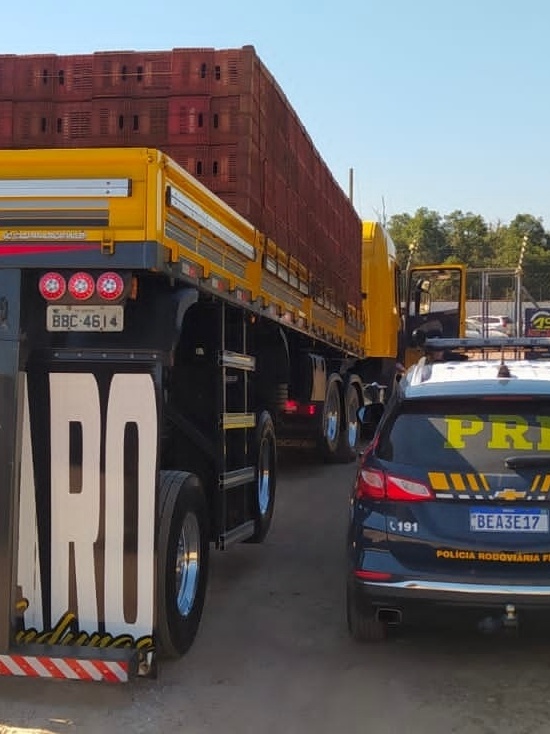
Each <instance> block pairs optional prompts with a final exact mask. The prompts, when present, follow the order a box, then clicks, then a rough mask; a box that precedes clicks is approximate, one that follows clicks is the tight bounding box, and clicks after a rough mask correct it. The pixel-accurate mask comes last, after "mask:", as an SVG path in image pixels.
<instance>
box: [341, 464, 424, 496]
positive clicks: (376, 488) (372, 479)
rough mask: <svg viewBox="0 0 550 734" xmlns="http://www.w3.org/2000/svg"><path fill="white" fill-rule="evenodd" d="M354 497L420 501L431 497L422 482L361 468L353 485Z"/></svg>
mask: <svg viewBox="0 0 550 734" xmlns="http://www.w3.org/2000/svg"><path fill="white" fill-rule="evenodd" d="M355 497H356V499H370V500H384V499H386V500H390V501H392V502H403V501H405V502H420V501H423V500H430V499H433V495H432V492H431V490H430V488H429V487H427V486H426V485H425V484H423V483H422V482H417V481H413V480H411V479H405V478H403V477H395V476H393V475H391V474H388V475H386V474H384V472H382V471H379V470H377V469H365V468H363V469H361V471H360V472H359V473H358V475H357V481H356V485H355Z"/></svg>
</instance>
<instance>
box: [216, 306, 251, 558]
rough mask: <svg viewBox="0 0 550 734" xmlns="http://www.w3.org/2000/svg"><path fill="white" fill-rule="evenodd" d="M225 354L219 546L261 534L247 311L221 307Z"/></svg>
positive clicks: (220, 361) (222, 367) (222, 362)
mask: <svg viewBox="0 0 550 734" xmlns="http://www.w3.org/2000/svg"><path fill="white" fill-rule="evenodd" d="M219 326H220V330H221V334H220V336H221V339H220V342H219V343H220V344H221V350H220V351H219V353H218V367H219V379H220V382H221V384H220V385H219V387H218V389H219V397H220V399H219V405H220V417H219V431H220V441H219V446H218V452H219V456H218V461H219V467H220V468H221V471H220V474H219V498H220V514H219V517H220V525H219V527H220V533H219V536H218V540H217V542H218V546H219V547H220V548H221V549H223V548H226V547H227V546H229V545H231V544H232V543H237V542H240V541H243V540H246V539H247V538H250V537H251V536H252V535H253V534H254V531H255V519H254V516H253V513H254V503H253V497H254V487H255V483H256V480H257V477H256V472H257V466H256V464H255V462H254V454H255V451H256V446H255V427H256V415H255V413H254V411H252V410H251V406H250V392H251V391H250V377H251V375H252V373H253V372H254V371H255V369H256V360H255V358H254V357H253V356H251V355H249V354H247V336H248V335H247V328H248V325H247V320H246V314H245V313H244V312H243V311H240V310H239V311H238V310H236V309H231V307H230V306H228V305H227V304H225V303H222V304H221V315H220V324H219Z"/></svg>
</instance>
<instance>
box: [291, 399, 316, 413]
mask: <svg viewBox="0 0 550 734" xmlns="http://www.w3.org/2000/svg"><path fill="white" fill-rule="evenodd" d="M283 410H284V412H285V413H287V414H288V415H307V416H314V415H316V413H317V406H316V405H315V403H299V402H298V401H297V400H287V401H286V402H285V407H284V409H283Z"/></svg>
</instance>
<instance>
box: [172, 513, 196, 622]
mask: <svg viewBox="0 0 550 734" xmlns="http://www.w3.org/2000/svg"><path fill="white" fill-rule="evenodd" d="M199 568H200V529H199V522H198V520H197V517H196V515H195V514H193V513H191V512H188V513H187V514H186V515H185V517H184V519H183V523H182V526H181V531H180V537H179V539H178V547H177V551H176V590H177V591H176V594H177V607H178V611H179V613H180V614H181V615H182V616H183V617H186V616H187V615H188V614H189V613H190V612H191V610H192V608H193V604H194V603H195V596H196V594H197V585H198V580H199Z"/></svg>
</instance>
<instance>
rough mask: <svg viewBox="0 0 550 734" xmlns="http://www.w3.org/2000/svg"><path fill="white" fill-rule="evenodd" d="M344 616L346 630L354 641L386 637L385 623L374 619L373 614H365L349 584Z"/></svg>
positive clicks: (372, 640) (371, 640)
mask: <svg viewBox="0 0 550 734" xmlns="http://www.w3.org/2000/svg"><path fill="white" fill-rule="evenodd" d="M346 616H347V622H348V632H349V634H350V636H351V637H352V638H353V639H354V640H355V641H356V642H383V641H384V640H385V639H386V638H387V631H388V630H387V626H386V624H385V623H384V622H381V621H380V620H378V619H376V618H375V616H374V614H367V613H365V612H364V611H363V610H362V609H360V608H359V607H358V605H357V600H356V598H355V594H354V593H353V589H351V588H350V585H349V584H348V589H347V594H346Z"/></svg>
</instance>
